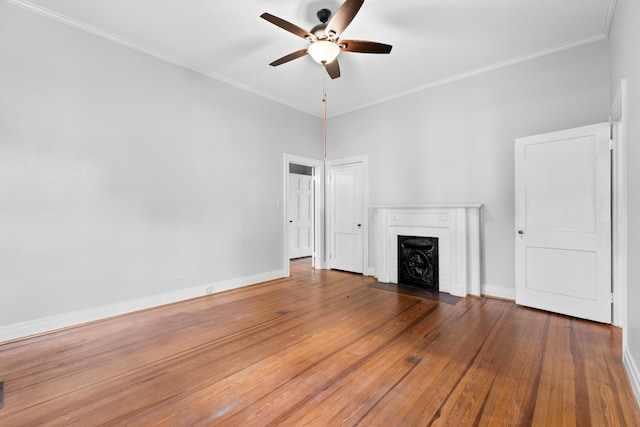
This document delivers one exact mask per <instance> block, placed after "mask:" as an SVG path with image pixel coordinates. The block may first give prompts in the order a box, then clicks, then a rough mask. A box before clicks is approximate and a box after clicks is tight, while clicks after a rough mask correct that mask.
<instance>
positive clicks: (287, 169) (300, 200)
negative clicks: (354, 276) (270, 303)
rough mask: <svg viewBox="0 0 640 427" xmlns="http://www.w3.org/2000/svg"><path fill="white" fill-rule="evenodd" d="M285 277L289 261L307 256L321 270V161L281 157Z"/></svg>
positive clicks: (322, 163)
mask: <svg viewBox="0 0 640 427" xmlns="http://www.w3.org/2000/svg"><path fill="white" fill-rule="evenodd" d="M283 169H284V192H283V194H284V203H283V222H284V225H283V227H284V242H283V248H284V250H283V253H284V257H283V259H284V273H285V274H284V275H285V277H289V276H290V275H291V265H290V261H291V259H292V258H298V257H310V258H311V266H312V268H316V269H321V268H325V267H324V265H325V264H324V263H325V260H324V257H323V256H322V255H323V253H324V221H323V220H322V219H323V217H324V162H322V161H321V160H316V159H310V158H306V157H300V156H295V155H291V154H285V155H284V168H283Z"/></svg>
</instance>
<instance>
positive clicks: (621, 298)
mask: <svg viewBox="0 0 640 427" xmlns="http://www.w3.org/2000/svg"><path fill="white" fill-rule="evenodd" d="M609 121H610V123H611V129H612V135H611V137H612V141H613V142H612V146H613V152H612V153H611V154H612V155H611V159H612V165H611V174H612V176H611V178H612V179H611V198H612V200H611V207H612V212H611V222H612V224H611V225H612V230H611V239H612V242H611V248H612V254H611V261H612V265H611V271H612V286H613V299H614V301H613V325H614V326H618V327H621V328H622V345H623V348H624V347H625V346H627V345H628V334H629V333H628V331H627V264H628V259H627V139H626V135H627V80H626V79H622V80H621V81H620V88H619V90H618V92H617V93H616V95H615V98H614V100H613V102H612V104H611V108H610V113H609Z"/></svg>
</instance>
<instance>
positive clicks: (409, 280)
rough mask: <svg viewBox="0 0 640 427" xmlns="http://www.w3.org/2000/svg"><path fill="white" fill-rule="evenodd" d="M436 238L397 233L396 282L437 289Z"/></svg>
mask: <svg viewBox="0 0 640 427" xmlns="http://www.w3.org/2000/svg"><path fill="white" fill-rule="evenodd" d="M438 278H439V276H438V238H437V237H421V236H401V235H398V283H400V284H404V285H413V286H418V287H421V288H426V289H429V290H432V291H438V290H439V289H440V288H439V280H438Z"/></svg>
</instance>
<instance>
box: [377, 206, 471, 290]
mask: <svg viewBox="0 0 640 427" xmlns="http://www.w3.org/2000/svg"><path fill="white" fill-rule="evenodd" d="M369 208H370V209H372V210H373V219H374V228H373V233H374V235H373V239H374V260H375V261H374V269H375V276H376V277H377V278H378V281H380V282H383V283H398V255H397V254H398V236H399V235H407V236H420V237H437V238H438V252H439V254H438V257H439V259H438V269H439V287H440V291H441V292H448V293H449V294H451V295H455V296H460V297H464V296H467V295H469V294H470V295H477V296H479V295H480V210H481V208H482V204H481V203H434V204H406V205H399V204H394V205H371V206H370V207H369Z"/></svg>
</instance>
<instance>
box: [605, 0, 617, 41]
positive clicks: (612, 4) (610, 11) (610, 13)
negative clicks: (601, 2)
mask: <svg viewBox="0 0 640 427" xmlns="http://www.w3.org/2000/svg"><path fill="white" fill-rule="evenodd" d="M616 2H617V0H609V7H608V8H607V16H606V17H605V20H604V26H603V27H602V34H604V35H605V36H606V37H609V32H611V23H612V22H613V16H614V15H615V13H616Z"/></svg>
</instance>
